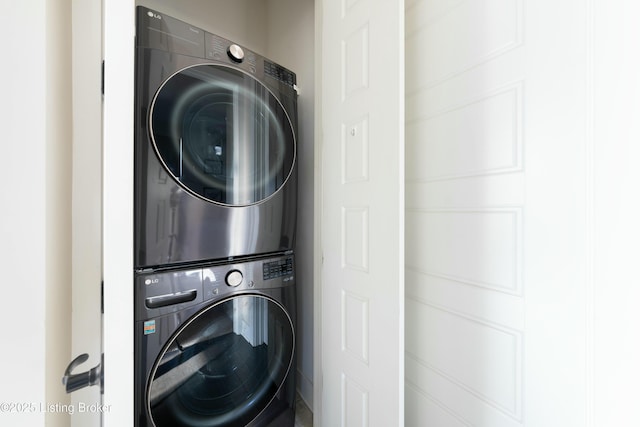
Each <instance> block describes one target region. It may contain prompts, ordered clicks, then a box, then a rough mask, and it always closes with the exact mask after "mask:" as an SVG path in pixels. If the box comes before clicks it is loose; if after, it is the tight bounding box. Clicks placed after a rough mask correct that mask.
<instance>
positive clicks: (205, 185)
mask: <svg viewBox="0 0 640 427" xmlns="http://www.w3.org/2000/svg"><path fill="white" fill-rule="evenodd" d="M149 126H150V128H151V136H152V139H153V144H154V148H155V150H156V153H157V154H158V156H159V158H160V160H161V162H162V163H163V165H164V166H165V168H166V169H167V170H168V171H169V173H170V174H171V175H172V176H173V177H174V179H175V180H176V181H177V182H178V183H179V184H181V185H182V186H183V187H184V188H185V189H186V190H187V191H189V192H190V193H192V194H194V195H196V196H198V197H200V198H203V199H206V200H208V201H211V202H214V203H221V204H225V205H233V206H245V205H250V204H254V203H258V202H260V201H262V200H264V199H266V198H268V197H269V196H271V195H272V194H274V193H275V192H276V191H278V189H279V188H280V187H281V186H282V185H283V184H284V183H285V182H286V180H287V179H288V177H289V175H290V173H291V171H292V169H293V163H294V159H295V138H294V133H293V127H292V123H291V121H290V120H289V117H288V116H287V114H286V112H285V111H284V108H283V107H282V105H281V104H280V103H279V102H278V101H277V99H276V98H275V97H274V96H273V94H272V93H271V92H270V91H269V90H268V89H267V88H266V87H265V86H263V85H262V84H261V83H260V82H258V81H257V80H255V79H254V78H253V77H252V76H250V75H247V74H244V73H242V72H240V71H237V70H234V69H231V68H227V67H223V66H215V65H210V64H209V65H198V66H193V67H189V68H186V69H184V70H182V71H180V72H178V73H176V74H174V75H173V76H172V77H170V78H169V79H168V80H167V81H166V82H165V83H164V84H163V85H162V87H161V88H160V89H159V91H158V93H157V94H156V96H155V97H154V100H153V103H152V106H151V111H150V123H149Z"/></svg>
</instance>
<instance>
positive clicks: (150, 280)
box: [144, 279, 160, 285]
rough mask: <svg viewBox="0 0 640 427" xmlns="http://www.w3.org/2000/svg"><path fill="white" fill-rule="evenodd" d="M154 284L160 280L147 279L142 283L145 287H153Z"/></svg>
mask: <svg viewBox="0 0 640 427" xmlns="http://www.w3.org/2000/svg"><path fill="white" fill-rule="evenodd" d="M156 283H160V279H147V280H145V281H144V284H145V285H153V284H156Z"/></svg>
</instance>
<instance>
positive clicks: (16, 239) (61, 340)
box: [0, 0, 71, 426]
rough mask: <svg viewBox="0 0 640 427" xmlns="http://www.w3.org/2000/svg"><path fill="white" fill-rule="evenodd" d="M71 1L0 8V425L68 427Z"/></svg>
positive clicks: (30, 2) (31, 3)
mask: <svg viewBox="0 0 640 427" xmlns="http://www.w3.org/2000/svg"><path fill="white" fill-rule="evenodd" d="M70 12H71V10H70V2H69V1H68V0H58V1H48V2H45V1H39V0H31V1H23V2H19V3H15V4H13V5H12V6H11V7H8V8H5V10H4V11H3V13H2V16H1V17H0V37H2V39H3V40H12V41H13V42H11V43H6V46H5V47H6V49H5V54H6V57H7V58H11V64H13V66H10V67H2V71H0V73H1V80H2V82H3V93H4V101H3V103H2V107H0V108H2V110H1V111H0V117H1V119H0V120H1V121H2V126H3V139H2V143H1V144H2V149H3V158H4V160H5V162H4V179H5V185H3V186H2V188H1V189H0V199H1V200H3V207H4V209H3V210H2V214H1V215H2V218H1V220H0V238H1V239H2V242H3V244H4V249H3V250H2V267H3V272H4V279H3V283H2V293H3V302H4V307H3V309H2V310H1V311H0V324H2V328H3V331H2V335H3V342H4V345H3V352H2V360H1V362H2V363H1V364H0V377H1V378H2V386H1V387H0V402H3V403H4V404H9V405H11V404H27V405H33V406H31V407H30V408H28V409H27V411H26V412H19V411H18V410H17V408H16V407H14V410H13V411H7V410H5V409H6V407H3V408H2V411H0V424H2V425H20V426H41V425H44V424H45V422H46V423H47V425H51V426H64V425H68V422H69V419H68V415H67V414H66V413H65V412H64V411H60V412H56V411H49V412H47V411H46V410H43V409H46V408H47V407H46V405H48V404H54V405H55V404H68V402H69V400H68V397H67V396H66V395H65V394H64V391H63V387H62V384H61V382H60V379H61V377H62V373H63V371H64V368H65V367H66V363H68V361H69V357H70V351H69V350H70V339H71V337H70V325H71V317H70V302H71V301H70V283H71V246H70V245H71V243H70V234H71V216H70V205H71V175H70V170H71V86H70V85H71V77H70V61H71V53H70V31H69V28H70V16H71V15H70Z"/></svg>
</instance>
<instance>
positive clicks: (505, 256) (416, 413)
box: [406, 0, 613, 427]
mask: <svg viewBox="0 0 640 427" xmlns="http://www.w3.org/2000/svg"><path fill="white" fill-rule="evenodd" d="M593 18H594V15H593V2H589V1H588V2H582V1H567V2H558V1H552V0H536V1H535V2H526V1H525V0H474V1H459V0H444V1H437V2H431V1H427V0H415V1H412V3H411V5H410V6H409V7H407V10H406V19H407V23H406V26H407V36H406V37H407V38H406V46H407V58H408V61H407V82H406V86H407V100H406V101H407V102H406V109H407V110H406V114H407V127H406V133H407V146H406V153H407V156H406V159H407V165H406V167H407V214H406V215H407V216H406V221H407V246H406V251H407V271H406V293H407V309H406V310H407V323H406V324H407V335H406V340H407V342H406V395H407V406H406V411H407V414H406V418H407V426H426V425H429V426H470V425H473V426H478V427H483V426H484V427H518V426H535V427H538V426H545V427H556V426H557V427H584V426H592V425H593V413H594V412H593V411H594V407H593V401H592V395H591V394H590V393H592V390H593V385H594V377H593V371H594V358H593V357H594V354H593V334H594V329H593V318H594V317H593V316H594V300H593V286H594V285H593V276H592V271H591V268H592V267H591V266H590V264H589V259H590V257H591V256H592V254H593V252H594V249H595V248H594V246H593V245H594V240H593V227H594V222H593V215H592V209H593V191H594V187H593V182H594V175H593V173H594V169H593V161H594V159H593V157H592V156H593V153H592V152H593V137H594V135H593V126H594V122H593V114H592V109H593V76H594V74H593V62H592V60H593V56H592V55H593V48H594V45H593V36H594V32H593ZM596 34H597V32H596ZM607 145H608V144H607ZM597 425H600V424H597ZM602 425H605V424H602ZM607 425H609V424H607ZM611 425H613V424H611Z"/></svg>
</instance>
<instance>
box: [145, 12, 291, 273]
mask: <svg viewBox="0 0 640 427" xmlns="http://www.w3.org/2000/svg"><path fill="white" fill-rule="evenodd" d="M136 28H137V30H136V80H135V82H136V90H135V93H136V97H135V118H134V120H135V138H134V140H135V142H134V145H135V165H134V177H135V183H134V192H135V197H134V207H135V209H134V210H135V212H134V235H135V236H134V237H135V238H134V243H135V255H134V263H135V268H136V269H143V268H154V267H158V266H168V265H185V264H188V263H200V262H210V261H215V260H222V259H227V260H229V259H233V258H236V257H244V256H254V255H256V254H269V253H278V252H284V251H287V250H291V249H292V248H293V246H294V240H295V225H296V224H295V223H296V192H297V170H296V169H297V166H296V134H297V128H296V126H297V124H296V120H297V91H296V85H295V84H296V76H295V74H294V73H293V72H291V71H289V70H287V69H286V68H284V67H282V66H280V65H278V64H276V63H274V62H273V61H270V60H268V59H266V58H264V57H262V56H260V55H258V54H256V53H255V52H252V51H251V50H249V49H247V48H246V47H243V46H240V45H238V44H235V43H233V42H231V41H229V40H227V39H224V38H222V37H219V36H216V35H214V34H211V33H209V32H207V31H204V30H202V29H200V28H197V27H194V26H192V25H189V24H187V23H185V22H183V21H179V20H177V19H174V18H172V17H170V16H167V15H164V14H162V13H160V12H157V11H155V10H151V9H147V8H145V7H142V6H139V7H138V8H137V27H136Z"/></svg>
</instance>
